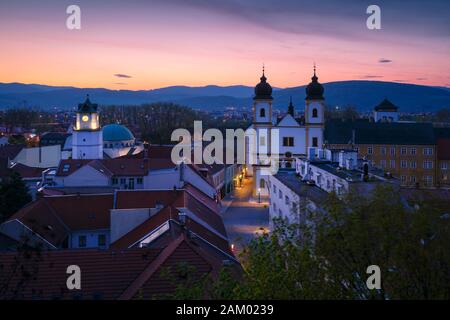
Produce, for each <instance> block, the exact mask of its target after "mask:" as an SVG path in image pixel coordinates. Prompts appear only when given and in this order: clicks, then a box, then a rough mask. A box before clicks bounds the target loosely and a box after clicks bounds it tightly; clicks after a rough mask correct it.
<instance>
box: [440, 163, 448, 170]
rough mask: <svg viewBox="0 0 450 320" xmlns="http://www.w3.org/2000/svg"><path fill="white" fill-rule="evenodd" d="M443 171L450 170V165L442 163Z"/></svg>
mask: <svg viewBox="0 0 450 320" xmlns="http://www.w3.org/2000/svg"><path fill="white" fill-rule="evenodd" d="M441 169H442V170H447V169H448V163H447V162H441Z"/></svg>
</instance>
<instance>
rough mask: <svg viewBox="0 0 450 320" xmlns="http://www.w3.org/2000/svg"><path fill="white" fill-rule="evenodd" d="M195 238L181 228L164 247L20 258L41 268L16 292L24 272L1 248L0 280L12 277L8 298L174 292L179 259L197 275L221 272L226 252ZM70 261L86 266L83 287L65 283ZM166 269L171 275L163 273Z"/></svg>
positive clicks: (25, 264) (109, 297)
mask: <svg viewBox="0 0 450 320" xmlns="http://www.w3.org/2000/svg"><path fill="white" fill-rule="evenodd" d="M197 242H198V241H197V240H195V239H189V238H188V237H187V236H186V235H185V234H180V235H179V236H178V237H177V238H175V239H173V240H172V241H171V242H170V243H169V244H168V245H167V246H164V247H160V248H143V249H128V250H121V251H112V250H57V251H46V252H43V253H42V254H41V258H40V259H35V258H34V257H32V259H26V260H25V259H22V260H19V261H20V262H19V266H20V269H21V270H25V271H28V270H32V268H36V267H37V268H36V269H37V271H36V274H33V273H32V274H33V275H34V276H33V277H32V278H30V280H29V281H26V282H25V285H23V286H22V288H23V289H22V290H18V291H17V292H16V290H13V289H12V288H16V287H17V284H18V282H19V281H20V280H22V279H23V278H22V277H21V276H20V275H19V274H20V273H16V276H12V269H13V268H14V267H16V266H17V265H16V263H15V261H17V260H16V258H17V254H16V253H11V252H8V253H0V265H1V266H2V272H1V273H0V280H2V278H3V277H7V278H8V279H11V281H10V283H9V288H7V289H6V292H7V293H8V295H7V296H6V298H7V299H106V300H113V299H123V300H127V299H140V298H143V299H152V298H158V297H161V296H162V295H165V294H170V293H173V292H174V290H175V289H176V285H177V284H180V283H181V282H182V281H183V280H185V277H183V275H182V274H180V273H179V271H178V270H179V266H180V264H183V265H186V264H187V265H188V266H191V267H193V269H194V270H195V271H194V272H193V274H192V276H193V277H194V278H195V279H200V278H201V277H202V276H204V275H211V276H217V274H218V272H219V270H220V268H221V266H222V265H223V260H226V257H225V256H223V255H222V254H221V253H220V252H218V251H210V250H208V249H205V248H203V247H202V246H201V244H199V243H197ZM35 260H37V261H35ZM69 265H77V266H79V267H80V269H81V271H82V285H81V290H76V291H70V290H68V289H67V285H66V281H67V277H68V275H67V273H66V271H67V267H68V266H69ZM235 266H236V267H237V264H235ZM167 271H169V272H170V273H171V274H170V275H171V277H172V278H173V279H171V278H169V277H167V276H164V273H166V272H167ZM2 283H3V281H2ZM19 288H20V286H19Z"/></svg>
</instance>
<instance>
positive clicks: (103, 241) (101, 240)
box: [97, 234, 106, 247]
mask: <svg viewBox="0 0 450 320" xmlns="http://www.w3.org/2000/svg"><path fill="white" fill-rule="evenodd" d="M97 241H98V246H99V247H104V246H106V236H105V235H104V234H99V235H98V238H97Z"/></svg>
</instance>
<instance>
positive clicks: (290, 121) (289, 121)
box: [277, 113, 300, 127]
mask: <svg viewBox="0 0 450 320" xmlns="http://www.w3.org/2000/svg"><path fill="white" fill-rule="evenodd" d="M299 126H300V125H299V124H298V122H297V120H295V119H294V118H293V117H292V116H291V115H290V114H289V113H288V114H286V115H285V116H284V117H283V119H281V121H280V122H278V124H277V127H299Z"/></svg>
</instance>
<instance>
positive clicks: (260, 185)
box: [259, 178, 266, 189]
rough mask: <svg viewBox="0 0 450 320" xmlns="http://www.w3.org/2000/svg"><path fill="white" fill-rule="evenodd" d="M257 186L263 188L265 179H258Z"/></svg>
mask: <svg viewBox="0 0 450 320" xmlns="http://www.w3.org/2000/svg"><path fill="white" fill-rule="evenodd" d="M259 187H260V188H261V189H264V188H265V187H266V181H265V180H264V179H262V178H261V179H260V180H259Z"/></svg>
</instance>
